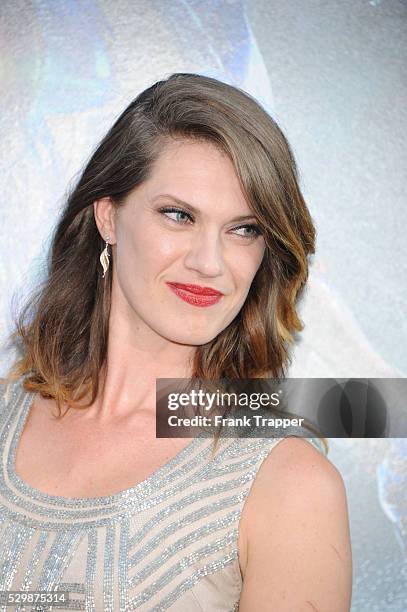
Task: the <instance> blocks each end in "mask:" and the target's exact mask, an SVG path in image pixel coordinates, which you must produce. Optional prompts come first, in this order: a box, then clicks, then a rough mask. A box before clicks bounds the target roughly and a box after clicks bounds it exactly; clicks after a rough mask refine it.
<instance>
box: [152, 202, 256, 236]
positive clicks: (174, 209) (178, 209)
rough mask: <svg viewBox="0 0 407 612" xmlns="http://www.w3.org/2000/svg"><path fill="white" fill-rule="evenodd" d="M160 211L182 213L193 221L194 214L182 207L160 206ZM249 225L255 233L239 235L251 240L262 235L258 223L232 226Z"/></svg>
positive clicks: (241, 226)
mask: <svg viewBox="0 0 407 612" xmlns="http://www.w3.org/2000/svg"><path fill="white" fill-rule="evenodd" d="M158 212H159V213H161V214H165V213H169V212H175V213H181V214H183V215H187V216H188V217H189V218H190V219H191V221H193V217H192V215H191V214H190V213H189V212H187V211H186V210H183V209H182V208H175V207H171V206H170V207H164V208H160V209H159V211H158ZM167 218H170V217H167ZM171 221H174V222H175V223H179V222H178V221H175V219H171ZM179 224H180V225H185V224H184V223H179ZM247 227H250V228H251V229H253V230H255V234H252V235H251V236H243V235H242V234H238V235H239V236H241V238H246V240H250V239H252V238H258V237H259V236H260V235H261V230H260V227H259V226H258V225H256V224H255V223H246V224H244V225H238V226H237V227H232V230H237V229H242V228H247Z"/></svg>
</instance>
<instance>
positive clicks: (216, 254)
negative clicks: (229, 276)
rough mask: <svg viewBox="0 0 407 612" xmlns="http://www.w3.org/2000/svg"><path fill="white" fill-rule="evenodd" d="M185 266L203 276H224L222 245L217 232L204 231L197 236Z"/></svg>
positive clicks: (189, 250)
mask: <svg viewBox="0 0 407 612" xmlns="http://www.w3.org/2000/svg"><path fill="white" fill-rule="evenodd" d="M184 263H185V266H186V267H187V268H188V269H189V270H194V271H195V272H198V273H199V274H201V275H202V276H219V275H221V274H223V271H224V262H223V255H222V245H221V243H220V240H219V238H218V235H217V233H216V232H215V231H213V232H210V231H208V230H205V229H203V230H202V231H200V232H199V233H198V234H195V235H194V237H193V240H192V241H191V243H190V245H189V249H188V252H187V254H186V256H185V259H184Z"/></svg>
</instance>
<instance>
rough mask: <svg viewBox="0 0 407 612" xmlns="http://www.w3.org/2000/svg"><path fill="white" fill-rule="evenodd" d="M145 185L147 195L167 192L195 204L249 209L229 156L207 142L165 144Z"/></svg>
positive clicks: (186, 141)
mask: <svg viewBox="0 0 407 612" xmlns="http://www.w3.org/2000/svg"><path fill="white" fill-rule="evenodd" d="M145 188H146V190H147V192H148V195H149V197H151V198H155V197H157V196H158V195H160V193H171V194H173V195H174V196H176V197H178V198H179V199H182V200H185V201H187V202H189V203H190V204H192V205H194V206H197V207H202V205H203V204H207V205H210V204H211V203H212V204H213V203H216V204H217V205H218V206H221V207H226V208H228V209H230V208H232V209H233V211H236V210H238V212H245V213H248V212H250V209H249V206H248V204H247V202H246V199H245V196H244V194H243V191H242V189H241V186H240V182H239V178H238V176H237V173H236V170H235V168H234V165H233V163H232V161H231V159H230V158H229V157H228V155H226V153H224V152H223V151H221V150H220V149H219V148H218V147H216V145H215V144H213V143H211V142H207V141H193V140H191V141H188V140H178V141H171V142H170V143H168V144H166V146H165V147H164V148H163V150H162V152H161V153H160V155H159V157H158V159H157V160H156V162H155V164H154V166H153V168H152V172H151V175H150V177H149V179H148V180H147V181H146V183H145Z"/></svg>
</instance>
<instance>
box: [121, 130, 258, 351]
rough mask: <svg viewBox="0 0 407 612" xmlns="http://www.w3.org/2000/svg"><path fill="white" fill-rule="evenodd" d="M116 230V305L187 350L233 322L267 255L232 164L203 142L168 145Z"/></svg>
mask: <svg viewBox="0 0 407 612" xmlns="http://www.w3.org/2000/svg"><path fill="white" fill-rule="evenodd" d="M181 201H182V203H181ZM188 205H189V206H190V207H193V209H194V210H193V211H192V210H191V208H189V206H188ZM246 216H247V217H248V218H247V219H243V220H242V219H238V218H239V217H246ZM114 225H115V232H114V233H115V236H114V239H115V246H114V247H113V248H114V257H113V261H114V271H113V274H114V276H113V289H112V291H113V294H112V303H113V300H115V299H116V300H118V303H119V304H120V307H121V310H122V311H124V312H125V313H126V316H128V317H130V319H131V321H135V322H136V323H137V329H138V330H139V329H140V325H141V326H146V327H147V328H149V330H151V331H152V332H153V333H154V334H159V335H160V336H162V337H163V338H166V339H168V340H169V341H172V342H176V343H181V344H187V345H195V346H196V345H201V344H205V343H206V342H209V341H210V340H212V339H213V338H215V337H216V336H217V335H218V334H219V333H220V332H221V331H222V330H224V329H225V328H226V327H227V325H229V323H230V322H231V321H232V320H233V319H234V318H235V317H236V315H237V314H238V312H239V311H240V309H241V308H242V306H243V304H244V301H245V299H246V296H247V294H248V292H249V289H250V285H251V283H252V280H253V278H254V276H255V274H256V272H257V270H258V268H259V266H260V263H261V261H262V258H263V254H264V250H265V243H264V239H263V236H262V235H261V234H259V233H258V231H257V230H256V227H257V225H256V219H255V217H254V216H253V214H252V211H251V210H250V208H249V206H248V204H247V202H246V201H245V198H244V196H243V193H242V191H241V189H240V186H239V181H238V178H237V176H236V173H235V170H234V167H233V164H232V162H231V161H230V160H229V158H228V157H227V156H225V155H224V154H222V153H221V152H219V151H218V149H216V148H215V146H214V145H212V144H211V143H205V142H204V143H201V142H199V143H198V142H193V141H187V140H183V141H177V142H176V141H174V142H171V144H170V145H168V146H167V147H166V148H165V150H164V151H163V153H162V154H161V156H160V157H159V159H158V160H157V162H156V164H155V166H154V168H153V171H152V174H151V176H150V178H149V179H148V180H147V181H145V182H144V183H143V184H141V185H140V186H138V187H137V188H136V189H134V190H133V192H132V193H131V194H130V195H129V196H128V197H127V199H126V201H125V203H124V205H123V206H122V207H120V208H119V209H117V211H116V214H115V217H114ZM175 284H176V285H175ZM180 285H197V286H198V289H197V290H198V291H199V290H200V288H202V287H204V288H205V287H206V288H210V289H213V290H216V291H218V292H221V295H220V296H218V299H216V298H215V299H214V298H213V297H208V296H202V295H201V296H200V295H196V294H194V293H191V292H189V291H187V290H186V289H187V288H185V287H184V289H182V287H180ZM190 289H191V288H190Z"/></svg>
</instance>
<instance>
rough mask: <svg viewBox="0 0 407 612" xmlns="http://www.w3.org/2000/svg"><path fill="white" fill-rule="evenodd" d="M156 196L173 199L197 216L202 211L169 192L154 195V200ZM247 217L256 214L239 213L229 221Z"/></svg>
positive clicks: (251, 217) (244, 219)
mask: <svg viewBox="0 0 407 612" xmlns="http://www.w3.org/2000/svg"><path fill="white" fill-rule="evenodd" d="M158 198H170V199H171V200H173V201H174V202H176V203H177V204H179V205H180V206H184V207H185V208H186V209H187V210H188V211H189V212H191V213H193V214H194V215H196V216H198V215H199V214H201V212H202V211H200V210H199V209H198V208H195V206H192V204H189V202H184V201H183V200H180V199H179V198H177V197H176V196H174V195H171V194H170V193H160V194H159V195H158V196H156V197H155V198H154V200H157V199H158ZM248 219H256V216H255V215H253V214H251V215H239V216H238V217H234V218H233V219H231V222H235V221H246V220H248Z"/></svg>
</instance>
